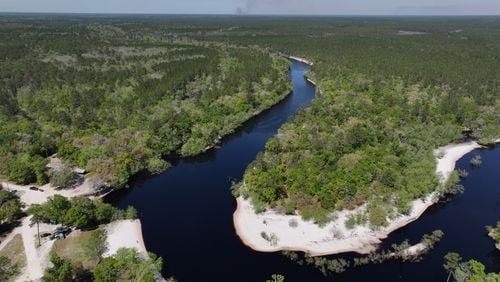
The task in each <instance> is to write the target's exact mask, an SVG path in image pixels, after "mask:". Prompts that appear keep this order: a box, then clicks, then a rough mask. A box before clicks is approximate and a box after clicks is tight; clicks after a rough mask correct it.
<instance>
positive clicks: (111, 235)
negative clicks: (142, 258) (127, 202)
mask: <svg viewBox="0 0 500 282" xmlns="http://www.w3.org/2000/svg"><path fill="white" fill-rule="evenodd" d="M106 230H107V231H108V239H107V242H108V251H107V252H106V253H105V254H104V256H112V255H114V254H116V252H117V251H118V249H120V248H134V249H136V250H137V251H138V252H139V253H141V254H143V255H146V254H147V253H148V252H147V251H146V246H145V245H144V240H143V238H142V227H141V221H140V220H139V219H135V220H118V221H114V222H112V223H110V224H108V225H107V226H106Z"/></svg>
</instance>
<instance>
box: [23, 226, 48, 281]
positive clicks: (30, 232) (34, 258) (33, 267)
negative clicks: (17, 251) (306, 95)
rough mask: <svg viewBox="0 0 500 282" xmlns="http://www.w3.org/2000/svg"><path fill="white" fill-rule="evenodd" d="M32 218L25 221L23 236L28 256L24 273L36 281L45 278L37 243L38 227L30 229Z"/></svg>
mask: <svg viewBox="0 0 500 282" xmlns="http://www.w3.org/2000/svg"><path fill="white" fill-rule="evenodd" d="M30 218H31V217H26V218H25V219H23V221H22V227H21V229H22V232H21V236H22V237H23V245H24V252H25V254H26V269H25V272H24V273H25V275H26V276H27V278H28V279H31V280H35V279H39V278H41V277H42V276H43V269H42V265H41V263H40V258H39V256H38V250H37V248H36V243H35V236H36V226H33V227H30Z"/></svg>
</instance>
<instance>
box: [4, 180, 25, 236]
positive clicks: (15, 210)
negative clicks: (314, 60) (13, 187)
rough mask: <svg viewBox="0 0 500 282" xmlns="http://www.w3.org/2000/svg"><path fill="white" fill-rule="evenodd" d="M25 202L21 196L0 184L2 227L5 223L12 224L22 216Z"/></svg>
mask: <svg viewBox="0 0 500 282" xmlns="http://www.w3.org/2000/svg"><path fill="white" fill-rule="evenodd" d="M22 208H23V204H22V203H21V201H19V197H18V196H17V195H16V194H15V193H13V192H10V191H7V190H5V189H4V188H3V187H2V185H1V184H0V229H1V227H2V225H4V224H10V223H13V222H15V221H16V220H18V219H19V218H21V217H22V215H23V212H22Z"/></svg>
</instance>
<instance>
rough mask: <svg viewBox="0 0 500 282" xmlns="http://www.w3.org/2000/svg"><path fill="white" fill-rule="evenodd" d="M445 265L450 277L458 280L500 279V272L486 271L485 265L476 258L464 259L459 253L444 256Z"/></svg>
mask: <svg viewBox="0 0 500 282" xmlns="http://www.w3.org/2000/svg"><path fill="white" fill-rule="evenodd" d="M444 261H445V262H444V264H443V267H444V269H445V270H446V272H448V274H449V276H448V277H449V278H453V281H457V282H482V281H486V282H490V281H491V282H493V281H499V280H500V273H485V267H484V265H483V264H482V263H480V262H478V261H476V260H473V259H471V260H469V261H466V262H464V261H462V257H461V256H460V255H459V254H457V253H448V254H447V255H446V256H445V257H444Z"/></svg>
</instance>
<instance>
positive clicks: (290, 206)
mask: <svg viewBox="0 0 500 282" xmlns="http://www.w3.org/2000/svg"><path fill="white" fill-rule="evenodd" d="M296 206H297V204H296V202H295V201H293V200H286V201H285V203H284V204H283V209H284V210H283V212H284V213H285V214H295V209H296Z"/></svg>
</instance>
